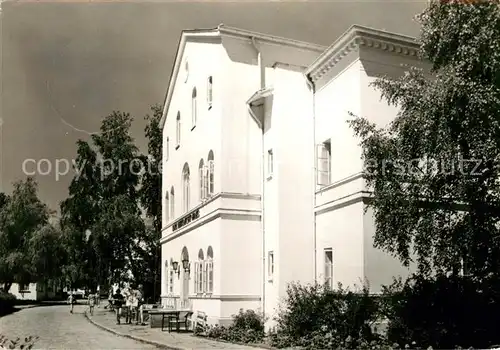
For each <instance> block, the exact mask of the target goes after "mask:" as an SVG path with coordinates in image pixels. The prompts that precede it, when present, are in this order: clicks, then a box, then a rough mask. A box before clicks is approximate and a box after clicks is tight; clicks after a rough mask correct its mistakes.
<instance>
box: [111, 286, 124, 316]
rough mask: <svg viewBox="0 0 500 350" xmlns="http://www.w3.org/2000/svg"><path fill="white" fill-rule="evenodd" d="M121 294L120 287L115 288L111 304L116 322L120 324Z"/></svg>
mask: <svg viewBox="0 0 500 350" xmlns="http://www.w3.org/2000/svg"><path fill="white" fill-rule="evenodd" d="M123 299H124V298H123V295H122V294H121V291H120V288H118V289H117V290H116V293H115V294H114V295H113V306H114V308H115V310H116V324H120V316H121V313H122V306H123Z"/></svg>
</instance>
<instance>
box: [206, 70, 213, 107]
mask: <svg viewBox="0 0 500 350" xmlns="http://www.w3.org/2000/svg"><path fill="white" fill-rule="evenodd" d="M212 82H213V79H212V76H209V77H208V79H207V103H208V109H210V108H212V100H213V91H212V87H213V83H212Z"/></svg>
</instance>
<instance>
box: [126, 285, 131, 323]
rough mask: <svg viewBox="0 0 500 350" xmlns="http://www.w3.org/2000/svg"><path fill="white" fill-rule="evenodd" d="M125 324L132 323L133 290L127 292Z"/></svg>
mask: <svg viewBox="0 0 500 350" xmlns="http://www.w3.org/2000/svg"><path fill="white" fill-rule="evenodd" d="M124 294H125V323H127V324H129V323H131V322H132V315H131V313H132V290H131V289H130V287H129V288H127V289H126V290H125V293H124Z"/></svg>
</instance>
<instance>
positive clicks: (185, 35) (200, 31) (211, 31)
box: [160, 27, 219, 129]
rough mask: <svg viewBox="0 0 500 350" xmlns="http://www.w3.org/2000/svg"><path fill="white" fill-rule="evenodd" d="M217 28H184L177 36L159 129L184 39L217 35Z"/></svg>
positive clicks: (168, 101) (182, 49)
mask: <svg viewBox="0 0 500 350" xmlns="http://www.w3.org/2000/svg"><path fill="white" fill-rule="evenodd" d="M218 28H219V27H216V28H210V29H185V30H183V31H182V32H181V36H180V38H179V43H178V44H177V52H176V54H175V58H174V64H173V66H172V71H171V72H170V78H169V84H168V89H167V91H166V93H165V98H164V100H163V114H162V117H161V119H160V128H161V129H163V126H164V125H165V121H166V118H167V113H168V105H169V104H170V100H171V98H172V93H173V87H174V85H175V80H176V79H177V75H178V74H179V68H180V58H181V57H182V54H183V53H184V47H185V46H186V39H187V38H188V37H189V36H203V35H204V34H205V35H207V36H209V35H210V36H213V35H217V34H218V30H219V29H218Z"/></svg>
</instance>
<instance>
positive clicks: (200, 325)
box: [191, 311, 208, 334]
mask: <svg viewBox="0 0 500 350" xmlns="http://www.w3.org/2000/svg"><path fill="white" fill-rule="evenodd" d="M191 327H192V329H193V332H194V333H197V334H203V333H205V332H206V330H207V328H208V324H207V314H206V313H205V312H203V311H196V313H194V314H193V315H192V316H191Z"/></svg>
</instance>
